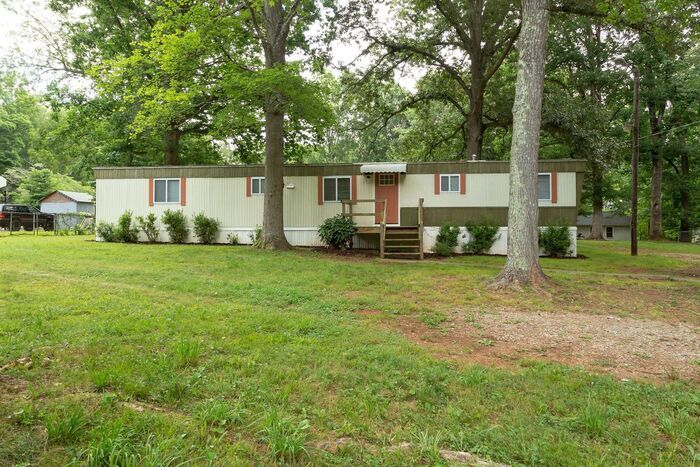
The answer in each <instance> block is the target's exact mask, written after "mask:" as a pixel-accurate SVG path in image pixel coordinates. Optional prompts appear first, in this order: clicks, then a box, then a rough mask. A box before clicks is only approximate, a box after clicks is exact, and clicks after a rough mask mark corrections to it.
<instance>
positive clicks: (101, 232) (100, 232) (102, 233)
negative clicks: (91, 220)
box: [95, 221, 118, 242]
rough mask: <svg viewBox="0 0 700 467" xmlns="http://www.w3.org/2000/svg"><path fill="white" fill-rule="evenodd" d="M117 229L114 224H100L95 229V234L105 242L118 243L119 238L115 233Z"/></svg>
mask: <svg viewBox="0 0 700 467" xmlns="http://www.w3.org/2000/svg"><path fill="white" fill-rule="evenodd" d="M115 230H116V229H115V227H114V224H110V223H109V222H104V221H102V222H99V223H98V224H97V227H96V228H95V232H96V233H97V236H98V237H99V238H101V239H102V240H103V241H105V242H116V241H118V240H117V236H116V232H115Z"/></svg>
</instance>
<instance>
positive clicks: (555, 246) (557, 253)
mask: <svg viewBox="0 0 700 467" xmlns="http://www.w3.org/2000/svg"><path fill="white" fill-rule="evenodd" d="M539 244H540V247H541V248H542V249H543V250H544V254H545V255H547V256H553V257H555V258H563V257H564V256H566V255H568V254H569V252H570V251H571V237H569V229H568V227H566V226H561V225H550V226H548V227H547V228H546V229H544V230H540V237H539Z"/></svg>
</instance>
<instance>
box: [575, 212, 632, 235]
mask: <svg viewBox="0 0 700 467" xmlns="http://www.w3.org/2000/svg"><path fill="white" fill-rule="evenodd" d="M592 222H593V216H578V218H577V219H576V227H578V233H579V236H580V237H581V238H588V237H589V236H590V235H591V223H592ZM630 222H631V218H630V217H629V216H618V215H617V214H615V213H614V212H603V237H605V238H606V239H608V240H629V239H630V237H631V235H630Z"/></svg>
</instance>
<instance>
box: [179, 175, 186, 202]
mask: <svg viewBox="0 0 700 467" xmlns="http://www.w3.org/2000/svg"><path fill="white" fill-rule="evenodd" d="M186 205H187V179H186V178H185V177H180V206H186Z"/></svg>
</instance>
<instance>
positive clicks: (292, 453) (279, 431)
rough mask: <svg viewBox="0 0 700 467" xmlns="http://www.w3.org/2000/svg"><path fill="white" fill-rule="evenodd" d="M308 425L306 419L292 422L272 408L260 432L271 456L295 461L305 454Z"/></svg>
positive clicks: (281, 459) (285, 460)
mask: <svg viewBox="0 0 700 467" xmlns="http://www.w3.org/2000/svg"><path fill="white" fill-rule="evenodd" d="M309 426H310V425H309V421H308V420H306V419H304V420H301V421H300V422H298V423H294V422H292V421H291V420H290V419H288V418H284V417H280V416H279V414H278V413H277V410H275V409H273V410H272V411H271V412H270V413H269V414H268V416H267V418H266V419H265V421H264V424H263V428H262V430H261V432H260V434H261V435H262V439H263V441H264V442H265V444H267V448H268V451H269V453H270V456H271V457H272V458H274V459H277V460H280V461H283V462H297V461H298V460H300V459H301V457H302V456H304V455H305V454H306V446H305V445H306V441H307V438H308V431H309Z"/></svg>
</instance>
